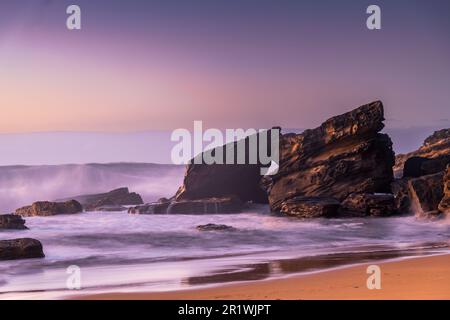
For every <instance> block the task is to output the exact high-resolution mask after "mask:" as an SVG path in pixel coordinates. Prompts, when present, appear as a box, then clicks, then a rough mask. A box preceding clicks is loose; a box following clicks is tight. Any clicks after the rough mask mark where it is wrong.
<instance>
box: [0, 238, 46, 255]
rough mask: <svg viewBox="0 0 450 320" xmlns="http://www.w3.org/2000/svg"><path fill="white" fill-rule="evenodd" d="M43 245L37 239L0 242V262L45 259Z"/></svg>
mask: <svg viewBox="0 0 450 320" xmlns="http://www.w3.org/2000/svg"><path fill="white" fill-rule="evenodd" d="M44 256H45V255H44V252H43V250H42V244H41V243H40V242H39V241H38V240H35V239H29V238H23V239H13V240H0V260H16V259H31V258H43V257H44Z"/></svg>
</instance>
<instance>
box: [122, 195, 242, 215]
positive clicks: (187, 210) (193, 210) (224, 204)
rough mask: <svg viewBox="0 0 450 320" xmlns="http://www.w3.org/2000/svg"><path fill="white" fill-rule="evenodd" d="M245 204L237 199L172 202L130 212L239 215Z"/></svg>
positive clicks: (158, 203) (222, 198)
mask: <svg viewBox="0 0 450 320" xmlns="http://www.w3.org/2000/svg"><path fill="white" fill-rule="evenodd" d="M242 208H243V203H242V201H240V199H239V198H237V197H221V198H205V199H200V200H179V201H177V200H172V201H165V202H155V203H149V204H145V205H142V206H136V207H133V208H130V209H129V210H128V212H129V213H131V214H218V213H239V212H241V210H242Z"/></svg>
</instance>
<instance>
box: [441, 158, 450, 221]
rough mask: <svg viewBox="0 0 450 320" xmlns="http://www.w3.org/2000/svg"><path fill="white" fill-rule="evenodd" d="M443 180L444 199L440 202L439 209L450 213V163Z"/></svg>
mask: <svg viewBox="0 0 450 320" xmlns="http://www.w3.org/2000/svg"><path fill="white" fill-rule="evenodd" d="M443 182H444V186H443V193H444V196H443V197H442V200H441V202H440V203H439V207H438V209H439V210H440V211H441V212H443V213H445V214H448V213H450V165H448V166H447V169H446V172H445V175H444V181H443Z"/></svg>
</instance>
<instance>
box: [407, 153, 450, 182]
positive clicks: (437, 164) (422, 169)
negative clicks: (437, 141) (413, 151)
mask: <svg viewBox="0 0 450 320" xmlns="http://www.w3.org/2000/svg"><path fill="white" fill-rule="evenodd" d="M448 163H450V155H441V156H438V157H436V158H431V159H428V158H423V157H412V158H409V159H408V160H406V161H405V166H404V168H403V177H404V178H417V177H421V176H425V175H429V174H435V173H439V172H442V171H444V170H445V168H446V167H447V164H448Z"/></svg>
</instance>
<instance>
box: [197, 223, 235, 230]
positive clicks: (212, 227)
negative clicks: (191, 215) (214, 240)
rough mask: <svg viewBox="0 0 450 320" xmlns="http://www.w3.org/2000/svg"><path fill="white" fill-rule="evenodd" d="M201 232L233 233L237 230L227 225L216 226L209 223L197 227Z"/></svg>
mask: <svg viewBox="0 0 450 320" xmlns="http://www.w3.org/2000/svg"><path fill="white" fill-rule="evenodd" d="M196 229H197V230H199V231H232V230H236V229H235V228H233V227H231V226H227V225H225V224H214V223H208V224H204V225H199V226H197V227H196Z"/></svg>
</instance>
